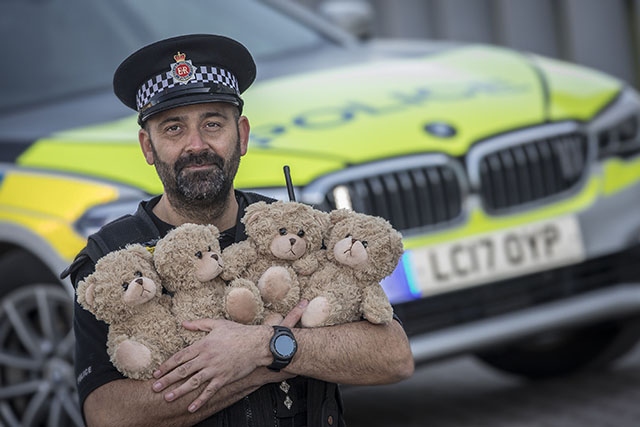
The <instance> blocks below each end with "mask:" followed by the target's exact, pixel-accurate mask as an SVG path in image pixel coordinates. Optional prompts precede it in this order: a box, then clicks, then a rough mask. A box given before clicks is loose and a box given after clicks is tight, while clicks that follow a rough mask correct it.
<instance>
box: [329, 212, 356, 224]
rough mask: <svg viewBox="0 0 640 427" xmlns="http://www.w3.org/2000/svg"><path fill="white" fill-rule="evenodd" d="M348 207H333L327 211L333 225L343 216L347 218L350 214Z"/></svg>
mask: <svg viewBox="0 0 640 427" xmlns="http://www.w3.org/2000/svg"><path fill="white" fill-rule="evenodd" d="M351 212H352V211H351V210H350V209H344V208H343V209H335V210H333V211H331V212H330V213H329V217H330V219H331V224H333V225H335V224H337V223H339V222H340V221H342V220H343V219H345V218H348V217H349V215H350V214H351Z"/></svg>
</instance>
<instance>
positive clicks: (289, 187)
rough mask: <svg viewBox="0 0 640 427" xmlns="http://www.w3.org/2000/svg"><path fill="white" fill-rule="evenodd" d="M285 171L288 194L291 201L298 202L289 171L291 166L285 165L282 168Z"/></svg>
mask: <svg viewBox="0 0 640 427" xmlns="http://www.w3.org/2000/svg"><path fill="white" fill-rule="evenodd" d="M282 169H283V170H284V180H285V182H286V183H287V192H288V193H289V201H290V202H295V201H296V193H295V191H294V190H293V183H292V182H291V171H290V169H289V165H284V167H283V168H282Z"/></svg>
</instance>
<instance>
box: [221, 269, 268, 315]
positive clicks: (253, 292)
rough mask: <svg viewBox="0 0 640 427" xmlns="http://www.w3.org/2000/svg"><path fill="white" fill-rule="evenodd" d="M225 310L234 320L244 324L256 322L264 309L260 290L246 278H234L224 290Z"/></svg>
mask: <svg viewBox="0 0 640 427" xmlns="http://www.w3.org/2000/svg"><path fill="white" fill-rule="evenodd" d="M225 310H226V313H227V316H228V317H229V319H231V320H233V321H234V322H238V323H244V324H245V325H250V324H255V323H258V322H259V321H260V320H261V319H262V314H263V311H264V307H263V304H262V299H261V298H260V291H259V290H258V288H257V287H256V286H255V285H254V284H253V283H252V282H250V281H248V280H245V279H236V280H234V281H233V282H231V285H230V287H229V288H228V289H227V292H226V296H225Z"/></svg>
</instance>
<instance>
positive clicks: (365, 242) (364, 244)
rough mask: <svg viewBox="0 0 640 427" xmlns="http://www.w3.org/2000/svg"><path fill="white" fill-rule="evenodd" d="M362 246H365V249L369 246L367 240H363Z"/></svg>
mask: <svg viewBox="0 0 640 427" xmlns="http://www.w3.org/2000/svg"><path fill="white" fill-rule="evenodd" d="M362 246H364V247H365V248H366V247H367V246H369V243H367V241H366V240H363V241H362Z"/></svg>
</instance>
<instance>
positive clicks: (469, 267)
mask: <svg viewBox="0 0 640 427" xmlns="http://www.w3.org/2000/svg"><path fill="white" fill-rule="evenodd" d="M407 252H408V255H409V256H408V257H407V260H406V261H408V262H407V263H406V264H405V266H406V267H408V269H409V273H410V277H411V278H412V282H413V283H412V287H413V288H414V291H419V292H420V293H421V294H422V295H423V296H425V295H431V294H435V293H440V292H445V291H449V290H454V289H459V288H463V287H469V286H473V285H478V284H482V283H487V282H493V281H497V280H502V279H507V278H511V277H516V276H521V275H525V274H529V273H534V272H537V271H542V270H548V269H551V268H556V267H560V266H563V265H568V264H573V263H577V262H580V261H582V260H584V258H585V254H584V245H583V242H582V235H581V233H580V225H579V223H578V220H577V219H576V218H575V217H573V216H567V217H562V218H555V219H553V220H547V221H542V222H538V223H533V224H527V225H525V226H519V227H514V228H510V229H506V230H499V231H493V232H491V233H486V234H480V235H475V236H473V237H469V238H465V239H460V240H456V241H453V242H449V243H444V244H439V245H434V246H429V247H424V248H417V249H412V250H410V251H407ZM416 288H418V289H416Z"/></svg>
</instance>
